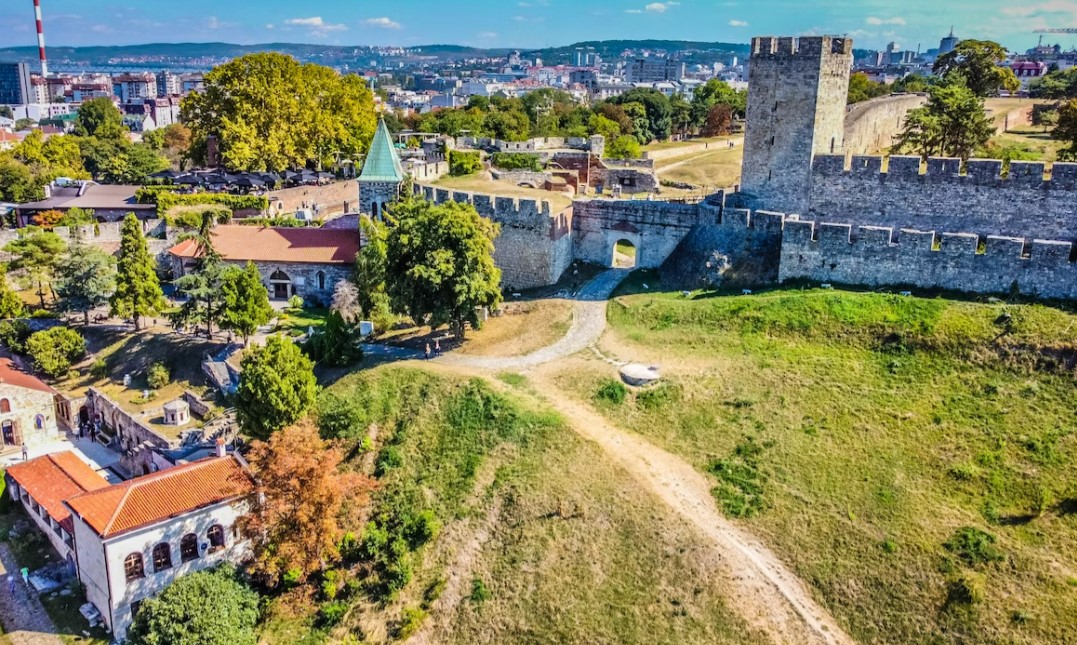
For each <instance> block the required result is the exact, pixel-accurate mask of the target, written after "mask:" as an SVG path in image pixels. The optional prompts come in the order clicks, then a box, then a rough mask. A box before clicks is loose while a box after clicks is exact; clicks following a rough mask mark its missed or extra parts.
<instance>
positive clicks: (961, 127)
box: [895, 72, 994, 159]
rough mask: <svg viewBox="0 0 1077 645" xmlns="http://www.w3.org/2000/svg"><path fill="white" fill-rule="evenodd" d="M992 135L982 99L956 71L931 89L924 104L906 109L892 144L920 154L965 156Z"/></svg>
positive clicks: (991, 128) (899, 148)
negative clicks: (895, 143) (899, 129)
mask: <svg viewBox="0 0 1077 645" xmlns="http://www.w3.org/2000/svg"><path fill="white" fill-rule="evenodd" d="M992 134H994V124H993V123H992V122H991V119H989V118H987V116H986V115H985V114H984V102H983V99H981V98H980V97H978V96H977V95H976V94H975V93H973V91H972V90H970V89H969V88H968V87H966V86H965V85H964V83H963V82H961V77H960V74H959V73H956V72H955V73H952V74H951V75H950V76H949V77H947V81H946V82H944V83H941V84H939V85H936V86H935V87H933V88H931V93H930V98H929V99H928V102H927V105H925V106H924V107H921V108H916V109H913V110H910V111H909V113H908V114H907V115H906V116H905V127H904V129H903V130H902V132H901V134H900V135H898V143H897V145H896V146H895V147H896V149H898V150H910V151H913V152H916V153H917V154H919V155H920V156H922V157H929V156H952V157H960V158H961V159H968V158H969V157H970V156H972V153H973V152H974V151H975V150H976V149H977V148H979V147H980V146H982V145H984V144H985V143H987V140H988V139H990V138H991V135H992Z"/></svg>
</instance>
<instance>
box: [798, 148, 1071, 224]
mask: <svg viewBox="0 0 1077 645" xmlns="http://www.w3.org/2000/svg"><path fill="white" fill-rule="evenodd" d="M920 166H921V163H920V159H919V158H918V157H890V158H889V165H888V167H887V171H886V172H882V167H883V160H882V158H880V157H870V156H853V157H852V161H851V167H850V168H848V169H846V165H845V157H844V156H842V155H818V156H816V158H815V162H814V164H813V167H812V184H811V204H810V211H809V213H807V214H806V216H805V217H804V219H809V218H811V219H818V220H825V221H838V222H845V223H849V224H855V225H871V226H889V227H892V228H894V229H903V228H911V229H917V230H938V231H976V232H977V233H980V234H985V235H986V234H990V235H1002V236H1013V237H1027V238H1041V239H1058V240H1071V241H1072V240H1077V163H1055V164H1054V166H1053V168H1052V176H1051V178H1050V180H1044V178H1043V177H1044V164H1043V163H1040V162H1029V161H1014V162H1011V164H1010V172H1009V176H1008V177H1006V178H1003V177H1001V171H1002V162H1001V161H998V160H988V159H973V160H970V161H969V162H968V164H967V166H968V170H967V174H959V169H960V161H959V160H957V159H935V158H932V159H929V160H928V161H927V171H926V173H925V174H920ZM899 237H900V233H899Z"/></svg>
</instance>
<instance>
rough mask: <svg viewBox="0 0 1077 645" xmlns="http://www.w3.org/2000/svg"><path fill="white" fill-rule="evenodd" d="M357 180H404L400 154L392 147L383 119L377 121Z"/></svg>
mask: <svg viewBox="0 0 1077 645" xmlns="http://www.w3.org/2000/svg"><path fill="white" fill-rule="evenodd" d="M359 181H384V182H390V183H400V182H402V181H404V168H403V167H402V166H401V165H400V156H399V155H397V154H396V148H394V147H393V140H392V137H391V136H390V135H389V128H387V127H386V126H385V120H384V119H380V120H379V121H378V130H377V132H375V133H374V141H372V142H371V143H370V151H369V152H368V153H367V156H366V161H364V162H363V172H362V173H360V174H359Z"/></svg>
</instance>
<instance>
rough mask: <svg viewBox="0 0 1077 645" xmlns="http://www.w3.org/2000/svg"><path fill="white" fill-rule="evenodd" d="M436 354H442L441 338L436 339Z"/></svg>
mask: <svg viewBox="0 0 1077 645" xmlns="http://www.w3.org/2000/svg"><path fill="white" fill-rule="evenodd" d="M434 356H441V340H440V339H437V340H435V341H434Z"/></svg>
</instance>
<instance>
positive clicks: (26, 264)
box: [4, 226, 66, 308]
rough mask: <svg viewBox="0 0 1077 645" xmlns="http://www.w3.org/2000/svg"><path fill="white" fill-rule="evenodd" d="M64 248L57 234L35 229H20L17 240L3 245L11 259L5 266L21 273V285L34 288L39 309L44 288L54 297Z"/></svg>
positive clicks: (43, 305) (43, 301)
mask: <svg viewBox="0 0 1077 645" xmlns="http://www.w3.org/2000/svg"><path fill="white" fill-rule="evenodd" d="M65 248H66V245H65V244H64V241H63V240H62V239H60V236H59V235H57V234H56V233H53V232H52V231H46V230H44V229H40V228H37V227H35V226H31V227H28V228H25V229H23V230H22V231H21V233H20V235H19V237H18V238H16V239H14V240H12V241H10V242H8V243H7V245H5V246H4V251H6V252H7V253H10V254H11V256H12V258H11V261H10V263H9V265H8V266H10V268H12V269H15V270H16V271H19V272H20V276H19V279H20V280H21V281H22V282H23V283H24V284H26V285H33V286H34V287H36V288H37V297H38V298H39V299H40V300H41V307H42V308H44V307H45V291H46V289H47V290H48V292H49V293H51V294H52V296H53V299H54V300H55V298H56V293H55V292H54V291H53V280H54V279H55V277H56V267H57V266H58V265H59V263H60V258H61V257H62V256H63V252H64V249H65Z"/></svg>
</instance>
